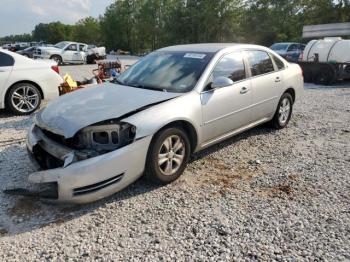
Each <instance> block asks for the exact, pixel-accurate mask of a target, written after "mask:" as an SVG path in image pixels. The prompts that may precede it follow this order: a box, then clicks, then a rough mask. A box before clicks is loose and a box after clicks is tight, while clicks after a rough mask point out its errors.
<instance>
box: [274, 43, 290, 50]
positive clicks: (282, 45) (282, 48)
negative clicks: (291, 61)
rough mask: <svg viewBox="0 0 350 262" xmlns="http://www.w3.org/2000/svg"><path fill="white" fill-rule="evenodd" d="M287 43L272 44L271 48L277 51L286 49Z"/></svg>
mask: <svg viewBox="0 0 350 262" xmlns="http://www.w3.org/2000/svg"><path fill="white" fill-rule="evenodd" d="M288 46H289V44H274V45H272V46H271V49H272V50H275V51H278V50H287V48H288Z"/></svg>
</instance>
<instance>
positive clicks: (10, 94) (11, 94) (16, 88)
mask: <svg viewBox="0 0 350 262" xmlns="http://www.w3.org/2000/svg"><path fill="white" fill-rule="evenodd" d="M24 87H28V88H30V90H31V91H30V92H29V94H28V96H30V95H34V94H36V95H37V102H36V103H35V104H34V105H33V108H30V107H28V106H27V105H25V107H24V108H23V110H25V109H28V110H26V111H20V110H19V109H17V108H16V106H15V105H14V103H15V102H16V101H18V102H20V100H19V99H16V100H13V97H14V93H15V92H18V93H20V94H22V92H20V91H19V90H21V89H23V88H24ZM30 102H33V101H30ZM5 104H6V109H7V110H8V111H10V112H11V113H13V114H15V115H19V116H20V115H30V114H31V113H33V112H35V111H36V110H37V109H38V108H39V107H40V104H41V93H40V90H39V89H38V88H37V87H36V86H34V85H32V84H30V83H19V84H16V85H14V86H12V87H11V88H10V90H9V91H8V93H7V95H6V98H5Z"/></svg>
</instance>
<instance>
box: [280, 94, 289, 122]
mask: <svg viewBox="0 0 350 262" xmlns="http://www.w3.org/2000/svg"><path fill="white" fill-rule="evenodd" d="M290 111H291V104H290V101H289V99H288V98H284V99H283V100H282V102H281V105H280V108H279V111H278V120H279V122H280V124H281V125H284V124H285V123H286V122H287V121H288V118H289V115H290Z"/></svg>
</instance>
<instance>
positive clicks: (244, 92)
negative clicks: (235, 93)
mask: <svg viewBox="0 0 350 262" xmlns="http://www.w3.org/2000/svg"><path fill="white" fill-rule="evenodd" d="M248 91H249V89H248V88H246V87H242V89H241V91H240V93H241V94H242V95H243V94H246V93H247V92H248Z"/></svg>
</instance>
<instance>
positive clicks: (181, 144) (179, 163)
mask: <svg viewBox="0 0 350 262" xmlns="http://www.w3.org/2000/svg"><path fill="white" fill-rule="evenodd" d="M190 154H191V145H190V141H189V139H188V136H187V134H186V133H185V131H184V130H183V129H181V128H177V127H172V128H167V129H164V130H162V131H160V132H159V133H158V134H157V135H156V136H155V138H154V139H153V140H152V144H151V146H150V149H149V151H148V156H147V163H146V171H145V175H146V177H147V178H148V179H150V180H152V181H153V182H156V183H159V184H167V183H170V182H172V181H175V180H176V179H178V178H179V177H180V176H181V175H182V173H183V172H184V170H185V168H186V166H187V163H188V160H189V157H190Z"/></svg>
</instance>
